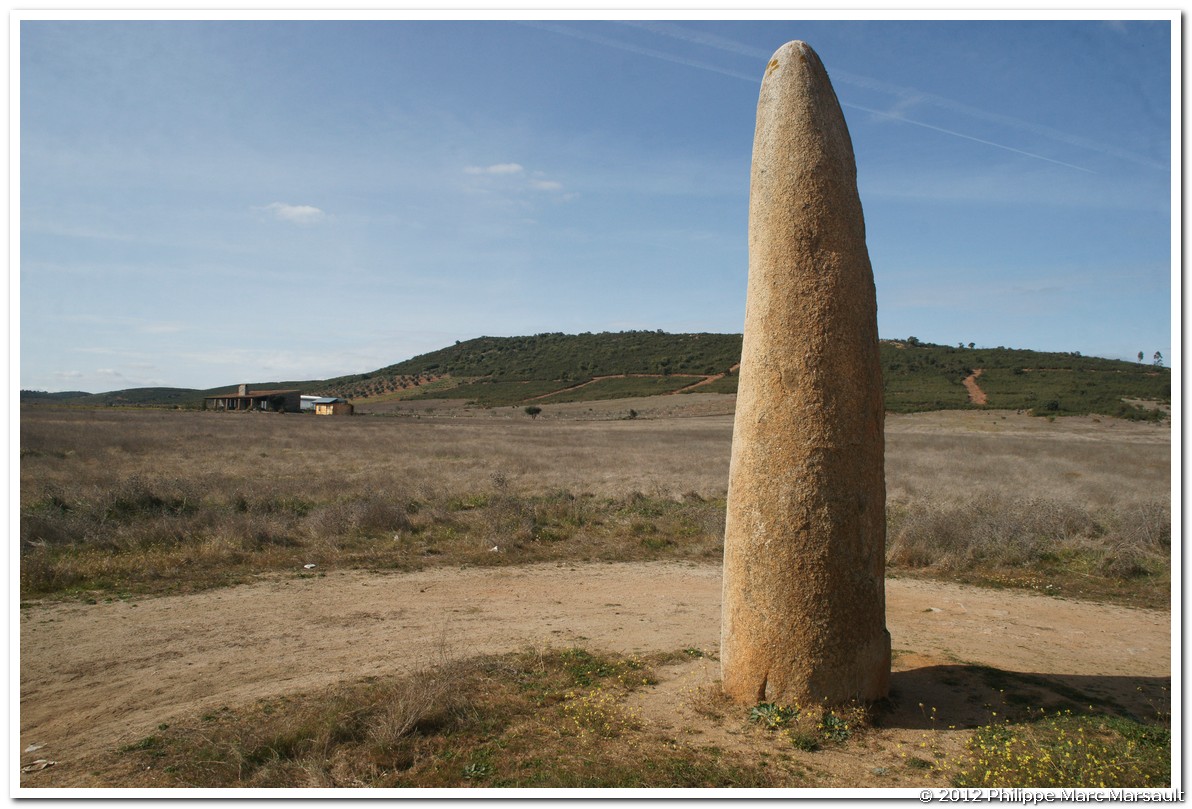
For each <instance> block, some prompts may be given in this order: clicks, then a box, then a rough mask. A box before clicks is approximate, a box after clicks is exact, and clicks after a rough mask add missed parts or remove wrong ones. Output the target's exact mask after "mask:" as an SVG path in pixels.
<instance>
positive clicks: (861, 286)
mask: <svg viewBox="0 0 1192 809" xmlns="http://www.w3.org/2000/svg"><path fill="white" fill-rule="evenodd" d="M750 182H751V185H750V198H749V285H748V292H747V296H746V307H745V338H744V345H743V348H742V354H741V369H740V377H739V380H738V382H739V385H738V392H737V411H736V420H735V422H734V426H733V446H732V461H731V464H730V470H729V487H728V517H727V523H726V527H725V539H724V607H723V617H722V630H721V631H722V638H721V651H720V654H721V660H722V674H723V681H724V690H725V692H726V693H727V694H728V695H729V696H731V697H733V698H734V699H736V700H738V701H741V702H750V703H754V702H763V701H769V702H780V703H783V704H791V703H798V704H800V705H813V704H820V705H829V704H841V703H846V702H849V701H852V700H857V701H862V702H865V701H872V700H877V699H880V698H882V697H884V696H886V693H887V691H888V689H889V679H890V635H889V633H888V632H887V631H886V602H885V580H884V579H885V544H886V486H885V472H884V463H885V462H884V455H885V436H884V427H883V415H884V413H883V409H884V408H883V398H882V376H881V366H880V364H879V357H878V339H877V295H876V292H875V290H874V284H873V269H872V267H871V266H870V263H869V252H868V250H867V249H866V247H865V220H864V217H863V215H862V212H861V200H860V197H859V196H858V194H857V168H856V162H855V159H854V157H853V147H852V141H851V139H850V138H849V133H848V128H847V127H846V126H845V123H844V114H843V113H842V112H841V110H840V103H839V102H838V101H837V99H836V93H835V92H834V91H833V89H832V83H831V82H830V81H829V80H828V74H827V72H826V71H825V70H824V66H823V64H822V63H821V62H820V59H819V57H818V56H817V55H816V53H815V51H813V50H812V49H811V48H810V47H809V46H807V45H806V44H805V43H803V42H788V43H787V44H786V45H783V46H782V47H781V48H779V49H778V51H777V52H776V53H775V54H774V58H773V59H771V60H770V63H769V65H768V66H767V67H766V74H765V77H764V78H763V79H762V86H761V94H760V98H759V99H758V104H757V130H756V132H755V134H754V141H753V169H752V177H751V180H750Z"/></svg>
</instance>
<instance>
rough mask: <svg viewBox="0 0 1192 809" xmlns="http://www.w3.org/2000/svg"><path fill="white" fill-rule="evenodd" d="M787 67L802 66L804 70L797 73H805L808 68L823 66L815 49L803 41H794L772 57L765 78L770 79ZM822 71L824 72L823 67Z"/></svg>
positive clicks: (775, 52)
mask: <svg viewBox="0 0 1192 809" xmlns="http://www.w3.org/2000/svg"><path fill="white" fill-rule="evenodd" d="M787 65H793V66H801V67H802V68H803V70H799V71H796V73H803V72H805V70H806V69H807V68H808V67H810V66H812V65H822V62H820V58H819V54H817V53H816V52H815V49H814V48H812V47H811V46H810V45H808V44H807V43H806V42H804V41H802V40H801V39H792V40H791V41H790V42H788V43H786V44H785V45H783V46H782V47H780V48H779V49H778V50H776V51H774V55H773V56H771V57H770V62H769V64H767V65H766V75H765V77H764V78H769V77H770V76H771V75H772V74H774V73H777V72H779V70H780V68H782V67H783V66H787ZM820 71H822V67H821V68H820ZM784 72H785V71H784ZM825 75H826V74H825Z"/></svg>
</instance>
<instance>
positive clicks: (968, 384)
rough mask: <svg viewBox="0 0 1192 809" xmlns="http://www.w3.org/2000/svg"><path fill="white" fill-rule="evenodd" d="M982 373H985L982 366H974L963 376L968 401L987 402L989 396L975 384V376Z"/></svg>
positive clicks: (974, 402)
mask: <svg viewBox="0 0 1192 809" xmlns="http://www.w3.org/2000/svg"><path fill="white" fill-rule="evenodd" d="M983 373H985V369H984V368H976V369H974V370H973V372H972V373H971V374H969V375H968V376H966V377H965V378H964V387H965V388H967V389H968V396H969V401H970V402H972V403H973V404H975V405H984V404H989V397H988V396H986V395H985V391H983V390H981V386H980V385H978V384H977V377H979V376H980V375H981V374H983Z"/></svg>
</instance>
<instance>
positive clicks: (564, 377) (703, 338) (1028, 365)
mask: <svg viewBox="0 0 1192 809" xmlns="http://www.w3.org/2000/svg"><path fill="white" fill-rule="evenodd" d="M740 356H741V335H739V334H707V333H700V334H668V333H665V332H660V331H656V332H652V331H628V332H615V333H613V332H603V333H596V334H593V333H584V334H574V335H569V334H562V333H557V332H555V333H545V334H537V335H533V336H528V337H478V338H476V339H474V340H467V341H463V342H457V343H456V344H455V345H452V346H448V347H445V348H442V349H439V350H438V351H432V352H430V353H428V354H422V355H420V356H417V357H413V358H411V359H408V360H405V361H403V362H399V363H396V364H394V365H389V366H386V367H384V368H379V369H377V370H375V371H372V372H369V373H364V374H352V375H347V376H340V377H335V378H332V379H326V380H306V381H289V382H262V383H254V384H253V387H255V388H297V389H299V390H302V391H303V392H304V393H316V394H322V395H335V396H342V397H344V398H347V399H352V400H356V401H360V400H371V401H381V400H391V399H411V398H422V399H447V398H450V399H460V398H462V399H466V400H468V401H469V402H473V403H475V404H477V405H479V406H485V407H496V406H510V405H522V404H528V403H535V404H552V403H560V402H568V401H591V400H597V399H614V398H625V397H632V396H651V395H659V394H672V393H679V394H681V393H684V392H688V391H700V392H705V393H735V392H736V387H737V376H736V373H735V368H736V364H737V362H738V361H739V359H740ZM881 362H882V371H883V374H884V379H885V394H886V409H887V410H888V411H890V412H897V413H907V412H916V411H925V410H941V409H964V408H974V407H980V406H981V405H977V404H974V403H973V402H972V401H971V398H970V385H971V384H972V383H973V382H974V381H975V382H976V384H977V385H979V388H980V390H981V391H982V392H983V393H984V394H985V395H986V396H987V397H988V401H987V404H986V405H984V406H987V407H992V408H999V409H1014V410H1027V411H1030V412H1033V413H1036V414H1038V415H1074V414H1089V413H1096V414H1102V415H1109V416H1119V417H1123V418H1131V419H1158V418H1162V417H1163V413H1162V412H1161V411H1160V410H1159V409H1157V408H1155V407H1147V406H1142V405H1140V404H1139V403H1142V402H1148V403H1155V402H1162V403H1169V402H1170V400H1171V376H1170V372H1169V371H1168V370H1167V369H1166V368H1161V367H1155V366H1150V365H1141V364H1138V363H1133V362H1125V361H1121V360H1107V359H1102V358H1099V357H1084V356H1081V355H1080V354H1079V353H1075V352H1072V353H1063V352H1058V353H1057V352H1039V351H1030V350H1025V349H1013V348H1005V347H1000V346H999V347H997V348H976V347H973V348H965V347H963V346H956V347H953V346H944V345H933V344H930V343H923V342H921V341H919V340H917V339H916V338H914V337H909V338H907V339H905V340H883V341H882V342H881ZM974 375H976V376H975V377H974ZM966 379H968V380H969V384H968V385H966ZM234 388H235V386H234V385H229V386H224V387H221V388H213V389H210V390H195V389H189V388H138V389H132V390H125V391H114V392H111V393H104V394H79V393H69V394H67V393H63V394H44V393H39V392H35V391H22V392H21V400H22V401H23V402H30V401H39V402H57V403H66V404H79V405H157V406H180V407H196V406H202V400H203V397H204V396H210V395H214V394H216V393H223V392H228V391H231V390H234ZM1127 400H1129V401H1127Z"/></svg>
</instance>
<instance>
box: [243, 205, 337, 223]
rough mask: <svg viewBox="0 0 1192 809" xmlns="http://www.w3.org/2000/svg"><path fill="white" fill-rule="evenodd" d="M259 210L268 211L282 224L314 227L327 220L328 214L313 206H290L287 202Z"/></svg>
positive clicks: (266, 206)
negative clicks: (288, 223)
mask: <svg viewBox="0 0 1192 809" xmlns="http://www.w3.org/2000/svg"><path fill="white" fill-rule="evenodd" d="M259 210H263V211H268V212H269V213H271V214H273V216H274V218H276V219H277V220H278V221H280V222H290V223H293V224H295V225H313V224H316V223H318V222H321V221H323V220H324V219H326V218H327V214H326V212H324V211H323V209H321V208H316V207H315V206H313V205H290V204H289V203H287V202H271V203H269V204H268V205H265V206H263V207H262V208H260V209H259Z"/></svg>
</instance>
